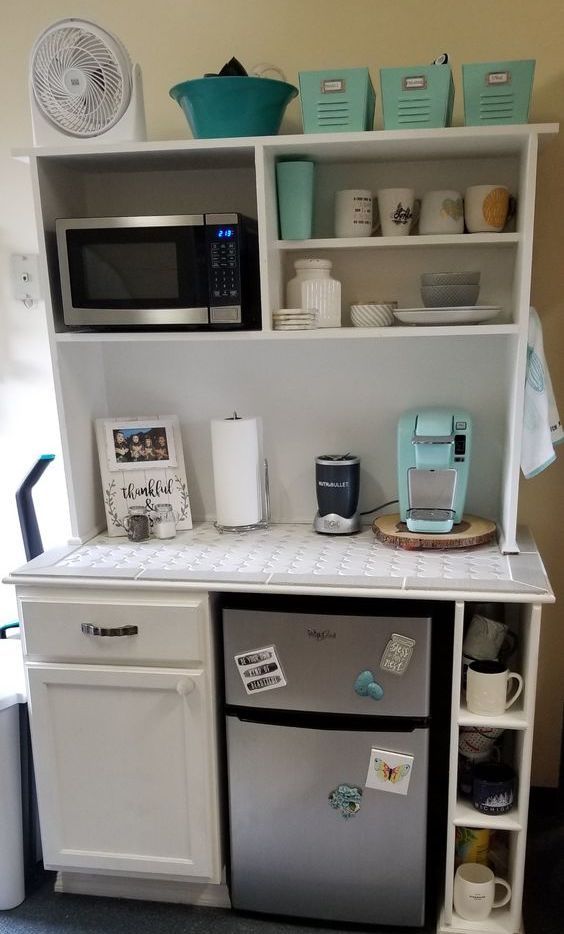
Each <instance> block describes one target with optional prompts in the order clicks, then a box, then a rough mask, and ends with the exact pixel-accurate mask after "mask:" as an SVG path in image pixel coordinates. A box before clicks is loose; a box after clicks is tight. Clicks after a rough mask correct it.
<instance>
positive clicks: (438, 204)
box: [419, 189, 464, 234]
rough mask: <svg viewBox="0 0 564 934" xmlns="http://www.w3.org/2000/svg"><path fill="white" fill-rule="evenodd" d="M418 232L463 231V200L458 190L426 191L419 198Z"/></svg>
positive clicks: (459, 232) (458, 232) (453, 232)
mask: <svg viewBox="0 0 564 934" xmlns="http://www.w3.org/2000/svg"><path fill="white" fill-rule="evenodd" d="M419 233H420V234H461V233H464V202H463V200H462V195H461V193H460V192H459V191H451V190H450V189H449V190H446V191H427V192H425V194H424V195H423V198H422V199H421V215H420V217H419Z"/></svg>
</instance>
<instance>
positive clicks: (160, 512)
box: [153, 503, 176, 538]
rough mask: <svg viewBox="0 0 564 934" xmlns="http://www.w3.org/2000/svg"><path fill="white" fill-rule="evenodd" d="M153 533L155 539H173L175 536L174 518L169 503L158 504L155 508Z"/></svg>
mask: <svg viewBox="0 0 564 934" xmlns="http://www.w3.org/2000/svg"><path fill="white" fill-rule="evenodd" d="M153 532H154V535H155V538H174V536H175V535H176V516H175V515H174V512H173V510H172V506H171V505H170V503H159V504H158V505H156V506H155V508H154V514H153Z"/></svg>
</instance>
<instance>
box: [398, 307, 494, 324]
mask: <svg viewBox="0 0 564 934" xmlns="http://www.w3.org/2000/svg"><path fill="white" fill-rule="evenodd" d="M500 311H501V306H500V305H459V306H457V307H456V308H399V309H398V310H397V311H394V313H393V314H394V317H395V318H396V319H397V320H398V321H401V322H402V323H403V324H478V323H479V322H480V321H490V320H491V319H492V318H495V317H496V316H497V315H498V314H499V313H500Z"/></svg>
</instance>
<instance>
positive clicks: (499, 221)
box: [464, 185, 513, 233]
mask: <svg viewBox="0 0 564 934" xmlns="http://www.w3.org/2000/svg"><path fill="white" fill-rule="evenodd" d="M510 206H511V207H512V206H513V199H511V198H510V195H509V188H507V186H506V185H472V186H471V187H470V188H467V189H466V192H465V194H464V221H465V223H466V230H467V231H468V233H501V231H502V230H503V228H504V227H505V225H506V223H507V219H508V217H509V214H510Z"/></svg>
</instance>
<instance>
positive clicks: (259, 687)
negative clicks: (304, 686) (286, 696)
mask: <svg viewBox="0 0 564 934" xmlns="http://www.w3.org/2000/svg"><path fill="white" fill-rule="evenodd" d="M233 657H234V659H235V664H236V665H237V670H238V672H239V674H240V676H241V680H242V682H243V685H244V687H245V691H246V692H247V694H260V693H261V692H262V691H274V690H276V688H283V687H285V686H286V683H287V682H286V678H285V677H284V673H283V671H282V666H281V664H280V661H279V659H278V655H277V653H276V648H275V647H274V646H273V645H267V646H264V647H263V648H260V649H251V650H250V651H249V652H243V653H242V654H240V655H234V656H233Z"/></svg>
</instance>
